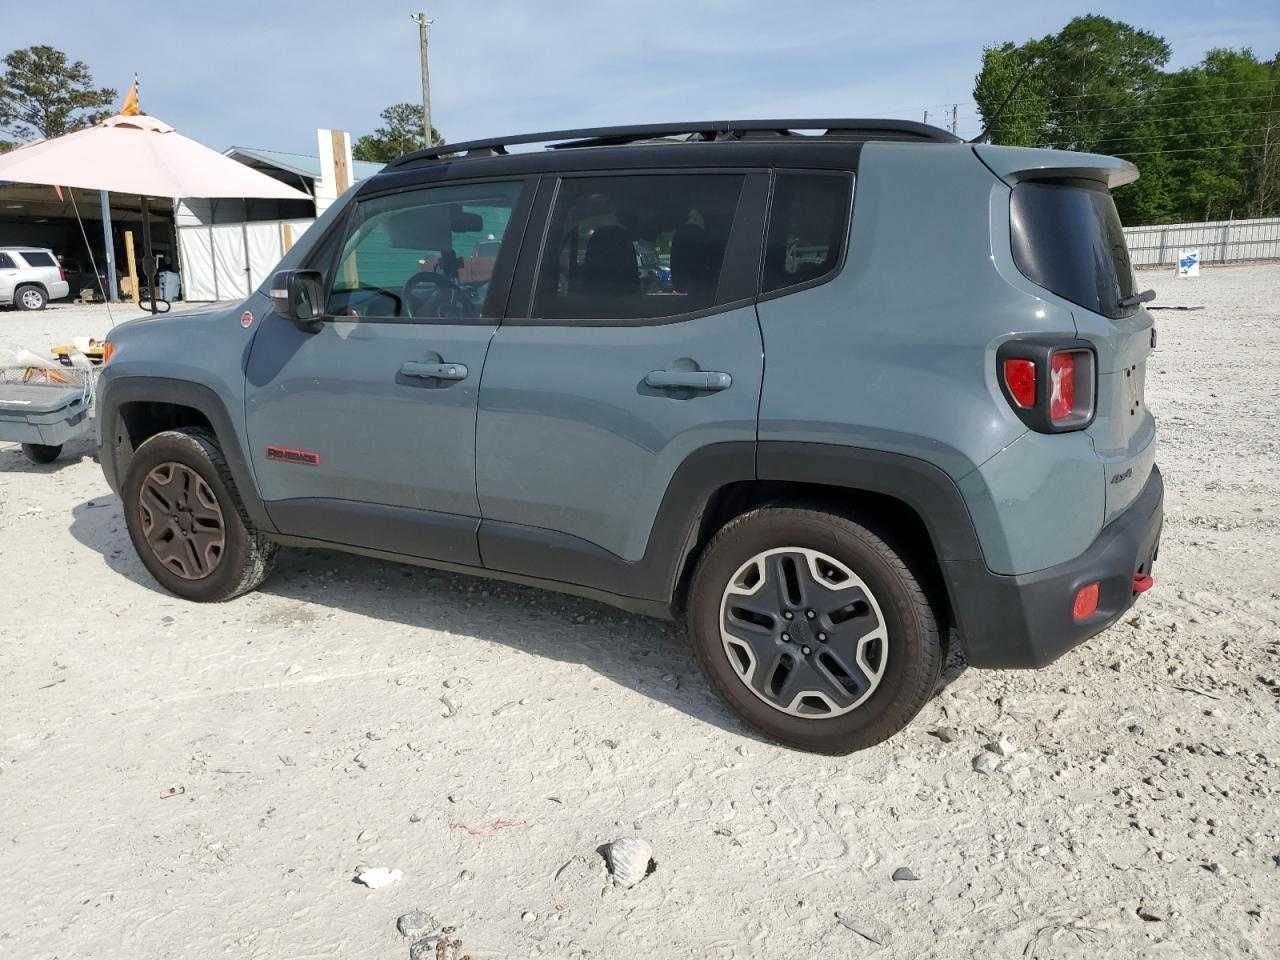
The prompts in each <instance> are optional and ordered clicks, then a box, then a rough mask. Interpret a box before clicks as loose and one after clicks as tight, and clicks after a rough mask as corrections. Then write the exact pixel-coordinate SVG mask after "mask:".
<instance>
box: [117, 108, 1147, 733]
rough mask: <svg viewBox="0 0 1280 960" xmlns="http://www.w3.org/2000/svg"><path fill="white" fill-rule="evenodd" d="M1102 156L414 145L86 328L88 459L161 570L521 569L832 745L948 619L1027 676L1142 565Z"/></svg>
mask: <svg viewBox="0 0 1280 960" xmlns="http://www.w3.org/2000/svg"><path fill="white" fill-rule="evenodd" d="M535 142H540V143H545V144H554V148H553V149H549V150H543V151H534V152H523V153H519V152H518V153H511V154H509V153H508V150H507V148H508V147H510V146H512V145H514V144H528V143H535ZM1136 177H1137V170H1136V169H1135V168H1134V167H1133V165H1132V164H1129V163H1127V162H1125V161H1122V160H1118V159H1115V158H1112V157H1105V156H1096V155H1092V154H1081V153H1068V152H1059V151H1048V150H1037V149H1023V148H1011V147H996V146H987V145H973V144H968V143H964V142H962V141H960V140H959V139H957V138H955V137H953V136H951V135H950V134H948V133H945V132H943V131H941V130H938V129H936V128H933V127H927V126H924V125H921V124H918V123H907V122H900V121H885V120H769V121H745V122H738V121H734V122H714V123H693V124H660V125H649V126H641V127H618V128H608V129H596V130H571V131H559V132H555V133H543V134H534V135H525V136H519V137H508V138H504V139H495V140H485V141H477V142H473V143H462V144H454V145H449V146H444V147H434V148H431V149H429V150H423V151H419V152H417V153H414V154H410V155H408V156H405V157H402V158H401V159H400V160H398V161H396V162H394V163H392V164H391V165H389V166H388V167H387V168H386V169H385V170H383V171H382V172H381V173H380V174H378V175H377V176H375V177H373V178H371V179H369V180H366V181H364V182H363V183H361V184H359V185H358V186H357V187H355V188H353V189H352V190H351V191H349V192H348V193H347V194H346V195H345V196H344V197H342V198H341V199H340V200H339V202H337V203H335V204H334V205H333V206H332V207H330V208H329V209H328V211H326V212H325V214H324V215H323V216H322V217H321V218H320V219H319V220H318V221H317V222H316V223H315V225H314V226H312V227H311V228H310V229H309V230H308V231H307V232H306V234H305V235H304V236H303V237H302V239H301V241H300V242H299V243H298V244H297V245H296V246H295V247H294V248H293V249H292V250H291V251H290V252H289V253H288V255H287V256H286V257H285V258H284V260H283V261H282V263H281V264H280V268H279V272H277V273H276V274H275V276H274V277H273V278H271V279H270V280H269V281H268V282H266V283H264V284H263V286H262V287H261V288H260V289H259V290H258V291H257V292H256V293H254V294H253V295H252V296H250V297H249V299H248V300H246V301H245V302H244V303H242V304H240V305H238V306H236V307H235V308H234V309H232V310H214V311H206V312H204V313H193V314H189V315H186V316H169V317H165V318H163V319H144V320H140V321H135V322H133V323H128V324H125V325H123V326H120V327H117V328H116V329H115V330H114V331H113V332H112V334H111V336H110V343H111V351H112V358H111V360H110V362H109V364H108V365H107V367H106V369H105V371H104V372H103V374H102V377H101V381H100V385H99V394H98V397H99V399H98V417H99V419H98V423H99V427H98V429H99V442H100V445H101V451H100V452H101V461H102V467H103V470H104V471H105V473H106V476H107V479H108V481H109V482H110V483H111V486H112V487H113V489H115V490H116V491H117V492H118V493H119V494H120V496H121V498H122V500H123V502H124V513H125V517H126V521H127V523H128V529H129V534H130V536H131V538H132V540H133V543H134V545H135V547H136V548H137V550H138V553H139V555H140V556H141V558H142V560H143V562H144V563H145V564H146V566H147V568H148V570H150V571H151V573H152V574H153V575H154V576H155V577H156V579H157V580H159V581H160V583H161V584H163V585H164V586H165V587H166V588H168V589H169V590H171V591H173V592H174V593H176V594H178V595H179V596H182V597H186V598H189V599H192V600H226V599H229V598H231V597H234V596H237V595H238V594H241V593H243V592H245V591H247V590H252V589H253V588H254V587H256V586H257V585H258V584H259V583H260V582H261V581H262V580H263V578H264V577H265V576H266V575H267V572H268V570H269V568H270V566H271V560H272V557H273V555H274V553H275V551H276V548H277V546H278V545H279V544H288V545H311V546H321V547H330V548H338V549H342V550H350V551H354V552H357V553H364V554H368V555H370V556H375V557H384V558H389V559H394V560H400V561H405V562H409V563H419V564H424V565H429V566H435V567H441V568H445V569H448V570H458V571H470V572H475V573H481V574H484V575H487V576H492V577H498V578H501V579H505V580H512V581H516V582H519V583H528V584H535V585H540V586H544V587H550V588H552V589H557V590H563V591H567V592H570V593H575V594H580V595H582V596H587V597H594V598H597V599H600V600H603V601H605V602H608V603H612V604H616V605H617V606H620V607H623V608H626V609H628V610H634V611H640V612H644V613H649V614H655V615H658V616H663V617H682V618H685V619H686V620H687V623H688V632H689V636H690V639H691V641H692V643H693V646H694V649H695V650H696V652H697V656H698V659H699V661H700V662H701V664H702V667H703V669H704V670H705V671H706V674H707V676H708V678H709V679H710V681H711V683H712V685H713V686H714V687H715V689H716V690H717V691H718V692H719V693H720V695H721V696H722V697H723V698H724V699H725V701H727V703H728V704H729V705H730V706H731V707H732V709H733V710H734V711H736V712H737V713H738V714H739V715H740V716H741V717H742V718H743V719H745V720H746V721H747V722H748V723H749V724H751V725H752V726H753V727H754V728H756V729H757V730H759V731H761V732H762V733H764V734H766V735H768V736H769V737H772V738H775V739H777V740H779V741H782V742H784V743H787V744H791V745H793V746H796V747H801V748H804V749H808V750H816V751H823V752H831V753H840V752H847V751H849V750H855V749H859V748H862V747H866V746H869V745H871V744H874V743H877V742H879V741H881V740H884V739H885V738H886V737H889V736H890V735H892V734H893V733H894V732H896V731H897V730H899V729H900V728H901V727H902V726H903V725H905V724H906V723H907V722H909V721H910V720H911V718H912V717H913V716H914V715H915V714H916V712H917V711H918V710H919V709H920V707H921V706H922V705H923V704H924V703H925V701H926V700H927V698H928V697H929V696H930V695H931V693H932V692H933V690H934V689H935V685H936V683H937V681H938V675H939V670H940V667H941V664H942V662H943V656H944V653H945V647H946V644H947V643H948V642H950V641H951V638H954V642H955V643H957V644H958V645H959V647H960V648H961V650H962V652H963V654H964V656H965V657H966V658H967V660H968V662H969V663H970V664H972V665H974V666H980V667H1039V666H1043V665H1045V664H1047V663H1049V662H1050V661H1052V660H1053V659H1054V658H1055V657H1057V656H1058V655H1059V654H1061V653H1062V652H1064V651H1065V650H1067V649H1069V648H1070V647H1072V646H1073V645H1075V644H1077V643H1079V642H1081V641H1082V640H1084V639H1086V638H1088V637H1090V636H1092V635H1094V634H1096V633H1098V632H1099V631H1100V630H1102V629H1104V628H1105V627H1107V626H1108V625H1110V624H1111V623H1113V622H1114V621H1115V620H1116V619H1117V618H1118V617H1119V616H1120V615H1121V613H1122V612H1123V611H1124V610H1125V609H1126V608H1128V607H1129V606H1130V604H1132V603H1133V600H1134V598H1135V597H1136V596H1137V594H1139V593H1140V592H1142V591H1143V590H1145V589H1146V588H1147V587H1148V586H1150V585H1151V583H1152V580H1151V565H1152V563H1153V561H1154V560H1155V556H1156V552H1157V547H1158V542H1159V536H1160V528H1161V517H1162V512H1161V504H1162V499H1163V485H1162V482H1161V478H1160V473H1159V470H1158V469H1157V468H1156V466H1155V462H1154V458H1155V422H1154V420H1153V419H1152V417H1151V415H1150V413H1149V412H1148V411H1147V408H1146V405H1145V404H1144V402H1143V378H1144V373H1145V367H1146V359H1147V355H1148V354H1149V352H1150V351H1151V349H1152V348H1153V346H1154V343H1155V331H1154V329H1153V328H1152V323H1151V319H1150V315H1149V314H1148V313H1147V311H1146V310H1145V308H1144V307H1143V306H1142V304H1143V302H1145V301H1146V300H1147V299H1149V295H1148V294H1143V293H1137V292H1136V291H1135V290H1134V278H1133V273H1132V270H1131V268H1130V264H1129V258H1128V255H1127V252H1126V249H1125V241H1124V235H1123V233H1122V232H1121V227H1120V221H1119V218H1118V217H1117V216H1116V211H1115V207H1114V205H1113V203H1112V200H1111V196H1110V193H1109V190H1110V189H1111V188H1114V187H1116V186H1118V185H1121V184H1125V183H1128V182H1130V181H1132V180H1133V179H1135V178H1136Z"/></svg>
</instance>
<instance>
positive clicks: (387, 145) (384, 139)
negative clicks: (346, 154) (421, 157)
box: [351, 103, 444, 163]
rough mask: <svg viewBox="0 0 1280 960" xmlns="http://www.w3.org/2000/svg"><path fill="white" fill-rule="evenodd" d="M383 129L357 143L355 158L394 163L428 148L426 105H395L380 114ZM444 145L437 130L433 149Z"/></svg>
mask: <svg viewBox="0 0 1280 960" xmlns="http://www.w3.org/2000/svg"><path fill="white" fill-rule="evenodd" d="M380 116H381V118H382V126H380V127H379V128H378V129H377V130H375V131H374V132H373V133H366V134H365V135H364V136H363V137H361V138H360V139H359V140H357V141H356V143H355V146H354V147H353V148H352V150H351V153H352V156H354V157H355V159H357V160H372V161H374V162H375V163H390V162H391V161H392V160H394V159H396V158H397V157H402V156H404V155H405V154H406V153H412V152H413V151H414V150H421V149H423V148H424V147H425V146H426V143H425V142H424V141H423V137H422V104H419V103H393V104H392V105H391V106H389V107H387V109H385V110H383V111H382V113H381V114H380ZM442 143H444V137H442V136H440V132H439V131H438V130H436V128H435V127H434V126H433V127H432V128H431V145H432V146H438V145H440V144H442Z"/></svg>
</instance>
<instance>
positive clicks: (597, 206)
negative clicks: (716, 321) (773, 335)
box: [533, 173, 744, 321]
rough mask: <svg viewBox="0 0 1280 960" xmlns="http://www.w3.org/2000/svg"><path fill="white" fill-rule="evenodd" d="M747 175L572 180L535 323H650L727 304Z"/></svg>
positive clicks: (552, 239) (558, 212)
mask: <svg viewBox="0 0 1280 960" xmlns="http://www.w3.org/2000/svg"><path fill="white" fill-rule="evenodd" d="M743 179H744V178H743V176H742V175H741V174H719V173H699V174H657V175H648V174H641V175H634V176H608V177H568V178H565V179H564V180H563V181H561V183H560V188H559V190H558V192H557V194H556V201H555V207H554V209H553V211H552V214H551V221H550V224H549V227H548V230H547V239H546V243H545V245H544V247H543V255H542V263H541V266H540V268H539V274H538V286H537V291H536V295H535V298H534V303H533V316H534V317H535V318H538V319H543V320H568V321H572V320H595V321H599V320H605V321H609V320H620V321H644V320H647V319H653V318H658V317H672V316H676V315H678V314H684V313H689V312H692V311H696V310H704V309H706V308H708V307H713V306H716V305H717V304H719V303H722V302H725V299H726V297H729V295H728V294H727V293H726V294H725V295H723V296H722V295H721V292H720V289H719V287H720V278H721V272H722V269H723V267H724V261H725V253H726V250H727V249H728V246H729V235H730V230H731V228H732V227H733V220H734V215H735V213H736V211H737V208H738V198H739V196H740V194H741V193H742V184H743Z"/></svg>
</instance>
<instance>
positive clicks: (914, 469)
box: [758, 440, 982, 561]
mask: <svg viewBox="0 0 1280 960" xmlns="http://www.w3.org/2000/svg"><path fill="white" fill-rule="evenodd" d="M758 464H759V467H758V472H759V477H760V479H761V480H780V481H792V482H798V483H813V484H822V485H825V486H833V487H844V488H847V489H849V490H857V491H863V492H866V493H875V494H881V495H883V496H887V497H892V498H894V499H895V500H899V501H901V502H902V503H905V504H906V505H907V506H908V507H910V508H911V509H912V510H914V511H915V513H916V514H917V515H918V516H919V517H920V519H921V521H922V522H923V523H924V525H925V529H926V530H927V531H928V533H929V539H930V540H931V541H932V543H933V549H934V553H935V554H936V556H937V559H938V560H939V561H944V560H975V559H982V547H981V545H980V544H979V542H978V535H977V531H976V530H975V528H974V524H973V519H972V517H971V516H970V515H969V508H968V506H966V504H965V501H964V495H963V494H961V492H960V489H959V488H958V487H957V486H956V484H955V481H954V480H952V479H951V475H950V474H948V473H947V472H946V471H944V470H943V469H942V468H941V467H937V466H935V465H934V464H932V463H929V462H928V461H926V460H921V459H919V458H917V457H912V456H908V455H906V454H901V453H890V452H889V451H885V450H872V449H868V448H865V447H853V446H844V445H842V444H835V443H804V442H791V441H785V440H764V441H761V442H760V446H759V455H758Z"/></svg>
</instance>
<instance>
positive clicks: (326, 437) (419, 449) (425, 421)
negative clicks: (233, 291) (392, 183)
mask: <svg viewBox="0 0 1280 960" xmlns="http://www.w3.org/2000/svg"><path fill="white" fill-rule="evenodd" d="M525 193H526V191H525V186H524V183H523V182H522V181H518V180H515V181H512V180H507V181H497V182H476V183H464V184H448V185H440V186H431V187H421V186H418V187H413V188H409V189H400V190H397V191H395V192H389V193H385V194H375V195H371V196H368V197H365V198H360V199H358V200H357V201H355V203H354V205H353V208H352V210H351V211H350V212H349V213H348V214H347V215H346V217H345V219H344V221H343V222H342V223H341V224H338V225H335V235H334V238H333V239H332V240H331V239H330V238H325V241H323V242H322V243H320V244H319V245H318V249H317V253H316V257H317V258H318V260H317V262H315V263H310V264H307V266H309V267H312V268H317V269H320V268H323V269H324V270H325V274H326V289H327V295H326V301H325V308H324V317H323V321H322V322H321V323H320V324H319V325H318V328H317V329H315V330H314V332H312V331H310V330H304V329H300V328H299V326H297V325H295V324H294V323H293V322H291V321H290V320H289V319H287V318H286V317H284V316H282V315H280V314H278V313H275V312H272V313H271V314H270V315H268V316H267V317H266V318H264V321H263V325H262V328H261V329H260V330H259V332H258V334H257V336H256V337H255V338H254V342H253V346H252V352H251V355H250V358H249V364H248V370H247V385H246V398H245V399H246V420H247V425H248V435H249V438H250V441H251V443H252V458H253V465H254V471H255V474H256V477H257V480H258V484H259V489H260V493H261V495H262V497H263V499H264V500H265V501H266V508H267V511H268V513H269V514H270V516H271V519H272V520H273V522H275V523H276V525H277V526H278V527H279V529H280V530H281V532H283V533H285V534H290V535H295V536H300V537H307V538H310V539H318V540H325V541H330V542H335V543H341V544H350V545H355V546H360V547H366V548H371V549H377V550H384V551H389V552H393V553H399V554H405V555H409V556H417V557H424V558H433V559H440V560H449V561H454V562H459V563H471V564H475V563H478V562H479V557H478V553H477V549H476V536H475V535H476V528H477V525H478V523H479V521H478V517H479V515H480V511H479V504H478V501H477V498H476V487H475V421H476V402H477V396H478V392H479V386H480V372H481V369H482V368H483V366H484V361H485V354H486V352H487V350H488V348H489V342H490V339H491V338H492V336H493V334H494V332H495V330H496V329H497V327H496V323H497V317H498V316H499V315H500V314H501V311H502V309H503V307H504V306H505V301H506V294H507V291H508V290H509V278H510V273H511V262H512V261H514V258H515V252H516V247H517V246H518V243H519V237H520V234H521V231H522V229H523V219H524V218H525V216H526V215H527V209H528V202H527V199H522V198H523V197H524V195H525ZM513 237H514V240H512V238H513Z"/></svg>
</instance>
